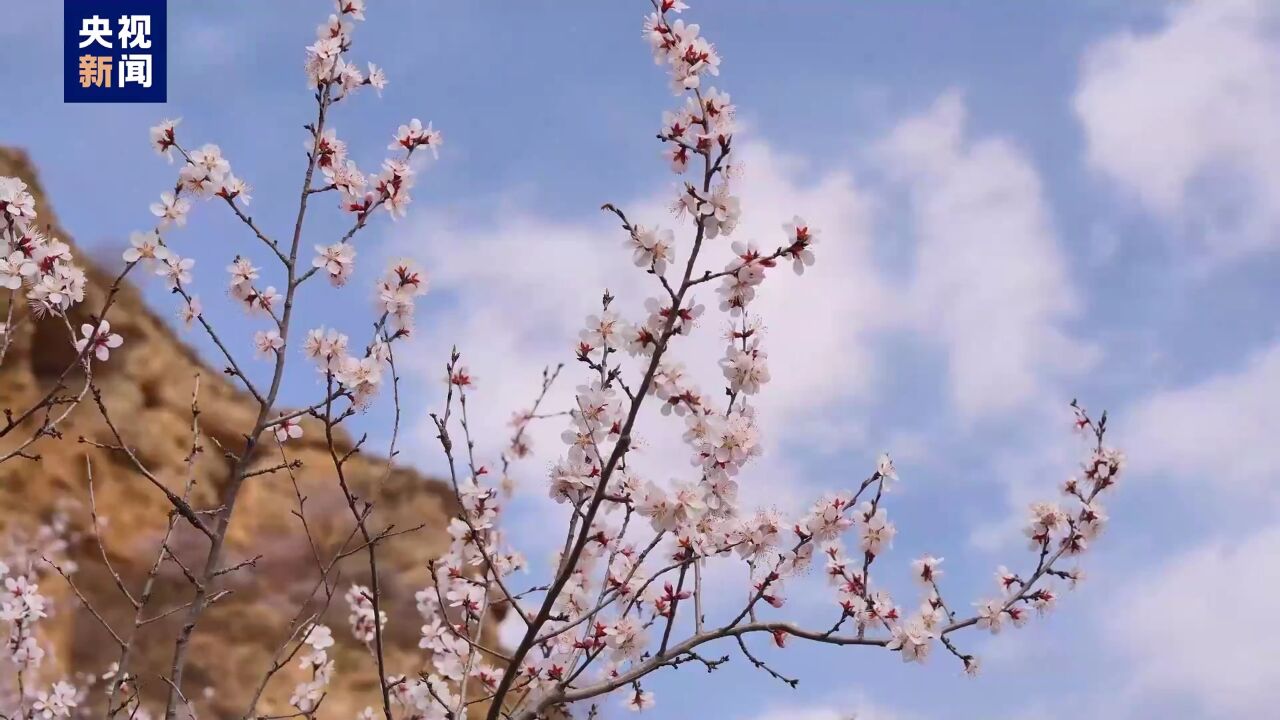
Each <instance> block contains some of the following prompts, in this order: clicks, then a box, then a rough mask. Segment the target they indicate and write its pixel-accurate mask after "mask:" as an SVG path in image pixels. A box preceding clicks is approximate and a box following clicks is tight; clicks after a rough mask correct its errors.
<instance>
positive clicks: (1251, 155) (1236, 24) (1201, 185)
mask: <svg viewBox="0 0 1280 720" xmlns="http://www.w3.org/2000/svg"><path fill="white" fill-rule="evenodd" d="M1075 110H1076V114H1077V116H1078V117H1079V119H1080V122H1081V123H1082V124H1083V126H1084V131H1085V135H1086V139H1087V142H1088V162H1089V164H1090V165H1091V166H1092V167H1094V168H1096V169H1097V170H1100V171H1101V172H1103V173H1104V174H1106V175H1107V176H1109V177H1111V178H1112V179H1114V180H1115V181H1116V182H1117V183H1119V184H1120V185H1121V186H1122V187H1124V188H1126V189H1127V190H1129V191H1131V192H1133V193H1134V194H1135V195H1136V196H1137V198H1138V199H1139V200H1140V201H1141V202H1142V203H1143V204H1145V205H1146V206H1147V207H1148V208H1150V209H1151V210H1152V211H1154V212H1156V213H1157V214H1159V215H1160V216H1161V217H1163V218H1165V219H1167V220H1169V221H1171V222H1172V223H1173V224H1174V226H1176V227H1180V228H1182V229H1183V230H1185V231H1186V232H1187V233H1188V234H1191V235H1194V236H1196V237H1198V238H1199V239H1200V240H1201V241H1202V242H1203V243H1205V244H1206V245H1207V247H1206V249H1207V250H1209V251H1210V253H1211V254H1212V255H1216V256H1220V257H1230V256H1239V255H1241V254H1244V253H1248V252H1253V251H1257V250H1261V249H1264V248H1266V247H1268V246H1274V245H1275V244H1276V238H1280V233H1277V230H1278V229H1280V122H1278V121H1277V119H1280V5H1277V4H1276V3H1274V2H1270V1H1269V0H1199V1H1198V2H1189V3H1179V4H1176V5H1174V6H1172V7H1171V8H1170V10H1169V11H1168V14H1167V17H1166V22H1165V23H1164V24H1163V25H1162V26H1161V27H1159V28H1158V29H1156V30H1154V31H1151V32H1141V33H1139V32H1134V31H1131V30H1126V31H1123V32H1119V33H1116V34H1114V35H1112V36H1110V37H1108V38H1106V39H1104V40H1103V41H1101V42H1099V43H1098V44H1096V45H1095V46H1094V47H1092V48H1091V49H1090V50H1089V51H1088V52H1087V53H1086V55H1085V57H1084V62H1083V67H1082V75H1081V79H1080V84H1079V88H1078V91H1077V93H1076V96H1075Z"/></svg>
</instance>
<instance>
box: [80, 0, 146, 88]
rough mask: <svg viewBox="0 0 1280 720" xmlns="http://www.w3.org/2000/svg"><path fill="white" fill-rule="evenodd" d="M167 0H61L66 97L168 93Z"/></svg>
mask: <svg viewBox="0 0 1280 720" xmlns="http://www.w3.org/2000/svg"><path fill="white" fill-rule="evenodd" d="M166 2H167V0H63V20H62V99H63V101H64V102H69V103H162V102H165V100H166V99H167V93H166V90H167V83H168V79H169V78H168V73H167V65H168V43H167V37H166V35H167V24H166V23H167V20H168V17H167V15H168V13H167V7H166Z"/></svg>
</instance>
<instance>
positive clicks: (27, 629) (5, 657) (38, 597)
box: [0, 510, 95, 720]
mask: <svg viewBox="0 0 1280 720" xmlns="http://www.w3.org/2000/svg"><path fill="white" fill-rule="evenodd" d="M76 538H77V536H76V533H75V532H74V531H73V530H72V529H71V521H70V517H69V515H68V514H67V513H66V512H64V511H62V510H59V511H58V512H56V513H55V514H54V515H53V517H51V518H50V519H49V521H48V522H45V523H42V524H41V525H39V526H38V527H37V528H36V530H35V532H30V533H28V532H18V531H15V530H11V531H10V532H9V533H7V536H6V537H4V538H2V540H3V542H0V630H5V632H3V633H2V634H0V637H4V644H3V649H0V715H3V716H5V717H12V718H22V719H23V720H26V719H27V718H39V719H40V720H53V719H54V718H68V717H71V716H72V714H73V713H75V711H76V708H77V706H78V705H80V704H81V703H82V702H83V700H84V696H85V690H84V689H83V688H77V687H76V685H74V684H72V683H71V682H68V681H67V680H66V679H57V680H54V681H53V682H52V683H49V684H47V685H42V684H40V679H41V677H40V675H41V673H40V672H39V671H40V670H41V668H42V667H43V666H46V663H45V660H46V659H48V658H49V651H47V650H46V649H45V648H44V647H42V646H41V644H40V643H41V641H42V635H41V632H40V631H39V629H38V626H39V624H40V621H42V620H44V619H45V618H47V617H48V616H49V614H50V613H51V612H52V611H53V607H52V603H51V602H50V599H49V598H48V597H47V596H45V595H44V594H42V593H41V592H40V584H41V583H42V582H44V581H45V580H46V579H47V578H48V575H49V573H47V572H42V570H43V569H47V568H54V567H56V568H57V569H58V571H59V572H61V573H65V574H67V575H70V574H73V573H75V572H76V570H77V565H76V563H75V562H74V561H73V560H71V559H70V558H69V557H68V552H69V550H70V547H71V543H72V542H74V541H75V540H76ZM55 666H56V663H55ZM45 674H46V675H47V673H45ZM83 680H84V684H85V685H88V684H91V683H92V682H93V681H94V680H95V678H92V677H86V678H83ZM15 681H16V684H15Z"/></svg>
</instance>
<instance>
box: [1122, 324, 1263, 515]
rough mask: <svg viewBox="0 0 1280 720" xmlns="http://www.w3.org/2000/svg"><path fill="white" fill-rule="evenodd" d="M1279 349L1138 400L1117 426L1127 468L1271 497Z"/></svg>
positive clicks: (1152, 474)
mask: <svg viewBox="0 0 1280 720" xmlns="http://www.w3.org/2000/svg"><path fill="white" fill-rule="evenodd" d="M1276 398H1280V343H1276V344H1274V345H1272V346H1271V347H1270V348H1268V349H1266V350H1264V351H1262V352H1259V353H1257V354H1255V355H1254V356H1253V357H1251V358H1250V359H1249V360H1248V361H1247V362H1246V363H1245V364H1244V366H1243V367H1242V368H1240V369H1238V370H1234V371H1228V372H1224V373H1222V374H1219V375H1216V376H1214V377H1210V378H1208V379H1206V380H1204V381H1202V382H1199V383H1196V384H1193V385H1189V386H1187V387H1182V388H1176V389H1171V390H1165V391H1162V392H1158V393H1155V394H1154V395H1152V396H1151V397H1148V398H1146V399H1145V400H1143V401H1141V402H1139V403H1138V404H1137V405H1136V406H1135V407H1134V408H1133V409H1132V410H1130V411H1129V413H1128V414H1127V417H1124V418H1122V419H1121V422H1120V423H1119V425H1118V427H1122V428H1126V431H1125V433H1124V440H1123V442H1122V445H1123V446H1124V447H1126V448H1127V450H1128V453H1129V455H1130V458H1131V461H1132V462H1131V465H1132V466H1134V467H1136V468H1140V469H1141V471H1142V473H1143V474H1144V475H1146V476H1157V477H1173V478H1177V479H1181V480H1183V481H1186V482H1196V483H1213V487H1214V488H1215V489H1218V490H1224V489H1230V490H1233V491H1235V492H1237V493H1242V494H1245V495H1251V496H1254V497H1258V496H1265V495H1271V496H1277V493H1276V485H1275V482H1276V478H1277V477H1280V443H1277V442H1276V439H1275V429H1276V428H1277V427H1280V405H1277V403H1276Z"/></svg>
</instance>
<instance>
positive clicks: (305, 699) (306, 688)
mask: <svg viewBox="0 0 1280 720" xmlns="http://www.w3.org/2000/svg"><path fill="white" fill-rule="evenodd" d="M302 642H303V643H304V644H305V645H306V646H307V647H308V649H309V652H306V653H304V654H302V657H301V658H299V659H298V667H300V668H302V669H303V670H306V671H307V672H309V673H311V679H310V680H307V681H305V682H301V683H298V686H297V687H295V688H294V690H293V695H292V696H291V697H290V698H289V704H290V705H292V706H293V707H295V708H297V710H298V712H300V713H302V714H304V715H311V714H312V713H314V712H315V711H316V710H317V709H319V707H320V703H321V702H322V701H323V700H324V695H325V691H326V690H327V689H328V687H329V681H330V680H331V679H332V678H333V660H330V659H329V653H328V652H327V651H328V649H329V648H331V647H333V633H332V632H331V631H330V630H329V628H328V627H326V626H324V625H312V626H310V627H309V628H307V630H306V632H305V633H304V634H303V641H302Z"/></svg>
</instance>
